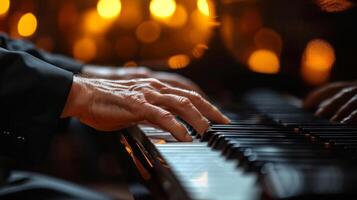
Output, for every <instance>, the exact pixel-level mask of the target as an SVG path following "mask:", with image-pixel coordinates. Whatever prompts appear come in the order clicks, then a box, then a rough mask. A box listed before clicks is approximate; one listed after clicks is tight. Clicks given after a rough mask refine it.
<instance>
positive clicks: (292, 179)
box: [120, 0, 357, 200]
mask: <svg viewBox="0 0 357 200" xmlns="http://www.w3.org/2000/svg"><path fill="white" fill-rule="evenodd" d="M343 2H346V1H339V0H335V1H332V0H331V1H329V2H327V3H326V2H325V4H324V2H323V1H308V0H291V1H282V0H265V1H264V0H222V1H215V4H216V8H217V15H218V18H217V20H218V22H220V24H221V25H220V26H218V27H217V28H216V29H215V34H214V36H213V38H212V41H211V43H210V49H209V50H208V51H207V52H206V54H205V55H204V56H203V58H202V59H200V60H199V61H197V62H196V63H193V65H194V67H191V68H190V69H189V70H186V71H182V73H183V74H186V75H188V76H193V77H194V79H195V80H197V81H198V82H199V83H200V84H201V85H202V86H204V88H208V91H209V92H210V93H213V97H217V96H220V95H221V94H222V93H220V91H221V90H220V88H219V87H218V86H217V85H220V86H221V87H225V89H228V90H230V91H231V92H232V93H233V94H238V95H235V96H234V97H235V99H236V100H234V101H233V102H231V103H229V104H226V105H225V106H223V109H224V112H225V113H226V114H227V115H228V116H229V117H230V118H231V119H232V123H231V124H229V125H220V124H212V126H211V128H210V130H209V131H208V132H207V133H206V134H205V135H204V136H203V137H201V136H200V135H197V134H196V133H195V131H194V130H192V129H191V128H190V127H189V126H187V127H188V129H189V130H190V132H191V134H192V136H193V137H194V138H195V139H194V142H192V143H178V142H176V141H175V140H174V139H173V138H172V137H171V136H170V134H169V133H167V132H165V131H162V130H158V129H155V128H152V127H145V126H138V127H131V128H129V129H127V130H125V131H123V134H122V135H121V136H120V141H121V143H122V145H123V146H124V147H125V151H126V152H127V155H128V157H127V159H128V160H130V163H131V165H132V168H133V169H135V170H134V172H130V173H131V174H137V175H138V177H140V183H142V184H144V185H145V187H147V188H148V189H149V191H150V192H149V194H148V198H149V199H151V198H152V199H172V200H184V199H192V200H194V199H222V200H225V199H227V200H229V199H356V197H357V190H356V189H357V173H356V169H357V165H356V164H357V163H356V155H357V154H356V153H357V140H356V139H357V127H356V126H352V125H343V124H338V123H331V122H329V121H328V120H326V119H321V118H317V117H315V116H314V115H313V114H312V113H310V112H309V111H305V110H303V109H301V108H299V107H298V106H297V105H296V101H292V98H290V97H289V96H286V95H282V94H281V93H286V91H289V93H290V94H294V95H302V94H304V93H305V92H306V91H307V90H308V89H309V88H311V87H310V86H308V85H307V84H305V83H304V82H303V80H302V79H301V78H299V77H300V76H298V75H297V74H299V67H300V66H299V65H300V63H301V59H302V55H301V54H302V52H303V51H304V48H305V47H306V44H307V43H308V42H309V41H310V40H312V39H315V38H323V39H326V40H328V41H329V42H330V44H331V45H332V46H333V47H334V52H335V54H336V62H335V68H334V69H333V70H332V74H331V76H332V77H331V80H340V79H345V80H347V79H356V75H357V73H356V67H355V66H354V65H356V61H355V58H354V54H355V53H356V52H357V39H356V37H357V26H356V23H355V20H356V19H357V12H356V8H351V9H348V10H343V9H344V7H339V5H340V4H339V3H343ZM324 6H325V7H324ZM326 6H327V7H326ZM338 9H342V10H338ZM248 11H249V12H250V11H252V12H253V17H252V18H249V20H253V21H249V20H248V22H249V23H252V24H253V25H254V19H255V18H254V13H258V14H259V15H260V16H261V19H263V21H260V22H259V23H258V24H259V25H258V26H257V27H254V26H253V25H252V24H248V29H249V26H250V25H252V26H253V28H252V29H253V30H255V29H257V28H259V27H270V28H271V29H274V30H276V32H277V33H279V34H280V37H281V40H282V41H283V43H282V44H283V45H282V46H280V47H279V46H278V47H277V48H278V51H279V57H280V61H281V63H280V65H281V67H282V68H281V73H280V74H278V75H261V74H256V73H251V72H248V70H246V69H245V68H244V67H242V66H244V65H245V64H246V60H244V59H246V58H245V56H244V51H245V50H247V49H249V42H251V41H252V40H254V39H252V38H250V33H249V32H248V33H245V34H244V33H242V32H239V30H238V33H236V32H235V31H237V30H235V29H231V28H230V27H227V26H229V20H231V21H230V22H231V23H232V22H233V24H235V23H240V20H242V17H244V13H247V12H248ZM249 12H248V14H249V15H250V16H251V15H252V14H251V13H249ZM227 19H229V20H228V21H227ZM259 20H260V19H259ZM227 23H228V25H227ZM227 31H228V32H227ZM255 31H256V30H255ZM224 34H228V37H226V36H224ZM230 34H231V35H230ZM222 38H223V39H222ZM245 41H246V42H245ZM242 52H243V53H242ZM240 53H242V54H240ZM213 66H222V67H213ZM203 72H204V74H203ZM237 80H239V81H237ZM262 86H265V87H269V88H273V90H265V89H263V90H255V89H254V88H258V87H262ZM276 91H279V92H276ZM223 96H224V95H223ZM183 123H184V122H183ZM137 181H138V180H137Z"/></svg>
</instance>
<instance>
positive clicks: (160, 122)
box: [142, 103, 192, 142]
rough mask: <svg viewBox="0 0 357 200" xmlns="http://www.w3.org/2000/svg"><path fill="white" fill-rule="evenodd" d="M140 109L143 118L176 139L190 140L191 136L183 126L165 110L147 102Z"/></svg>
mask: <svg viewBox="0 0 357 200" xmlns="http://www.w3.org/2000/svg"><path fill="white" fill-rule="evenodd" d="M142 111H143V113H144V118H145V120H147V121H149V122H150V123H152V124H155V125H157V126H159V127H160V128H161V129H163V130H165V131H168V132H170V133H171V134H172V135H173V136H174V137H175V138H176V139H177V140H179V141H186V142H190V141H192V137H191V136H190V135H189V134H188V132H187V129H186V128H185V126H184V125H182V124H181V123H180V122H178V121H177V120H176V118H175V117H174V116H173V115H172V114H171V113H170V112H168V111H167V110H164V109H162V108H160V107H157V106H154V105H151V104H149V103H147V104H146V106H145V107H144V109H143V110H142Z"/></svg>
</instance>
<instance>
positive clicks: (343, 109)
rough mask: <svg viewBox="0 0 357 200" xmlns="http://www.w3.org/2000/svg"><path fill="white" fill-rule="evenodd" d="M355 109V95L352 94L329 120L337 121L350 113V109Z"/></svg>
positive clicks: (356, 100) (356, 101)
mask: <svg viewBox="0 0 357 200" xmlns="http://www.w3.org/2000/svg"><path fill="white" fill-rule="evenodd" d="M356 109H357V95H354V96H353V97H352V98H351V99H350V100H349V101H348V102H347V103H346V104H345V105H343V106H342V107H341V108H340V109H339V110H338V111H337V112H336V114H335V115H334V116H333V117H332V118H331V121H334V122H339V121H341V120H342V119H344V118H346V117H347V116H348V114H350V112H351V110H356Z"/></svg>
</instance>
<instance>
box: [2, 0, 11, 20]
mask: <svg viewBox="0 0 357 200" xmlns="http://www.w3.org/2000/svg"><path fill="white" fill-rule="evenodd" d="M9 9H10V0H0V16H1V15H5V14H7V12H8V11H9Z"/></svg>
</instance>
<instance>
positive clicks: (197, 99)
mask: <svg viewBox="0 0 357 200" xmlns="http://www.w3.org/2000/svg"><path fill="white" fill-rule="evenodd" d="M190 95H191V96H192V99H193V100H194V101H202V100H203V97H202V96H201V95H200V94H198V93H197V92H195V91H190Z"/></svg>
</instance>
